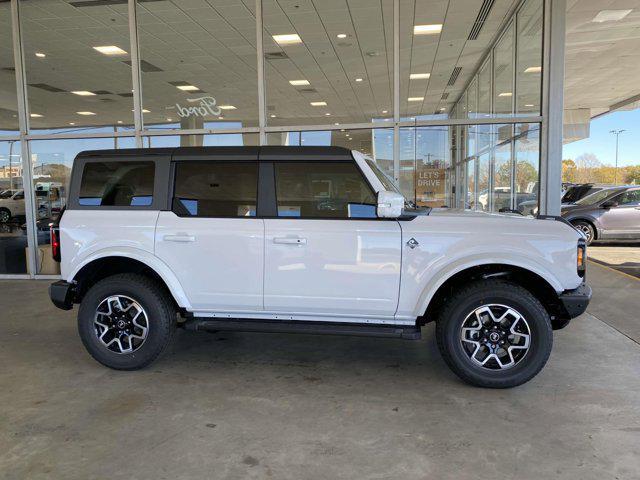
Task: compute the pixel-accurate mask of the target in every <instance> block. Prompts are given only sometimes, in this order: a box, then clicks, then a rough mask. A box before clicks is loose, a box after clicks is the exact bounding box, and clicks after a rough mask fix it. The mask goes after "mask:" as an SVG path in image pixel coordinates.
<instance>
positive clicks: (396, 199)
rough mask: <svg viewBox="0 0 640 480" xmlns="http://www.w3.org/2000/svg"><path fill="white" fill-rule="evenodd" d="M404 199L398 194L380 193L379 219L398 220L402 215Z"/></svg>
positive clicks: (386, 191) (384, 191)
mask: <svg viewBox="0 0 640 480" xmlns="http://www.w3.org/2000/svg"><path fill="white" fill-rule="evenodd" d="M403 208H404V197H403V196H402V195H400V194H399V193H396V192H390V191H388V190H381V191H379V192H378V212H377V213H378V217H380V218H398V217H399V216H400V215H402V209H403Z"/></svg>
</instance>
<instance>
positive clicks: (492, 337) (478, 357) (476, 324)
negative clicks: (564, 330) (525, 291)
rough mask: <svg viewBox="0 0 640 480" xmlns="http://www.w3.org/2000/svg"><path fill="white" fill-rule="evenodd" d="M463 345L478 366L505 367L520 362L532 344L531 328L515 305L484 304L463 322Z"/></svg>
mask: <svg viewBox="0 0 640 480" xmlns="http://www.w3.org/2000/svg"><path fill="white" fill-rule="evenodd" d="M460 341H461V343H462V348H463V350H464V352H465V353H466V354H467V356H468V357H469V359H470V360H471V361H472V362H473V363H475V364H476V365H478V366H480V367H482V368H486V369H489V370H505V369H509V368H512V367H514V366H516V365H517V364H518V363H520V362H521V361H522V360H523V359H524V357H525V356H526V355H527V352H528V351H529V349H530V346H531V329H530V328H529V324H528V323H527V321H526V320H525V318H524V316H523V315H522V314H520V313H519V312H518V311H517V310H515V309H514V308H512V307H508V306H506V305H500V304H489V305H482V306H481V307H478V308H476V309H475V310H473V311H472V312H471V313H470V314H469V315H467V317H466V318H465V320H464V322H463V323H462V329H461V330H460Z"/></svg>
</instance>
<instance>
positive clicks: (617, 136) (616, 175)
mask: <svg viewBox="0 0 640 480" xmlns="http://www.w3.org/2000/svg"><path fill="white" fill-rule="evenodd" d="M622 132H626V130H609V133H612V134H613V135H615V136H616V169H615V172H614V174H613V183H614V184H617V183H618V138H619V137H620V134H621V133H622Z"/></svg>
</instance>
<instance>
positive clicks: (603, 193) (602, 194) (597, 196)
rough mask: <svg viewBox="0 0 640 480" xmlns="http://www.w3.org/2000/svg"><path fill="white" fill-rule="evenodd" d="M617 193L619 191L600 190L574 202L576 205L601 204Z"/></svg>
mask: <svg viewBox="0 0 640 480" xmlns="http://www.w3.org/2000/svg"><path fill="white" fill-rule="evenodd" d="M619 192H620V190H614V189H606V190H600V191H598V192H596V193H592V194H591V195H587V196H586V197H583V198H581V199H580V200H578V201H577V202H576V205H593V204H594V203H598V202H601V201H602V200H604V199H605V198H607V197H608V196H610V195H612V194H615V193H619Z"/></svg>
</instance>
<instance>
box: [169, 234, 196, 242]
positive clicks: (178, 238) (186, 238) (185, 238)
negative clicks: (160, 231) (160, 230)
mask: <svg viewBox="0 0 640 480" xmlns="http://www.w3.org/2000/svg"><path fill="white" fill-rule="evenodd" d="M162 239H163V240H164V241H165V242H181V243H188V242H195V241H196V237H194V236H193V235H187V234H186V233H178V234H176V235H165V236H163V237H162Z"/></svg>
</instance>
